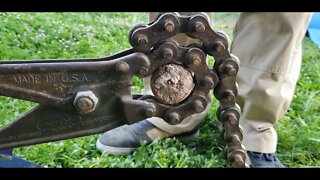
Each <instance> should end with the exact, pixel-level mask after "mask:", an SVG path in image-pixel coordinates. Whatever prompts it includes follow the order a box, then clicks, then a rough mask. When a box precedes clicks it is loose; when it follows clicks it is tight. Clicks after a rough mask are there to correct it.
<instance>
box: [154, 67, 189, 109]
mask: <svg viewBox="0 0 320 180" xmlns="http://www.w3.org/2000/svg"><path fill="white" fill-rule="evenodd" d="M193 88H194V83H193V77H192V74H191V72H190V71H188V70H187V69H185V68H184V67H183V66H181V65H177V64H167V65H164V66H161V67H160V68H159V69H158V70H157V71H155V72H154V73H153V75H152V77H151V89H152V92H153V94H154V95H155V97H156V98H157V99H158V100H159V101H160V102H162V103H164V104H177V103H180V102H181V101H183V100H184V99H186V98H187V97H188V96H189V95H190V93H191V91H192V90H193Z"/></svg>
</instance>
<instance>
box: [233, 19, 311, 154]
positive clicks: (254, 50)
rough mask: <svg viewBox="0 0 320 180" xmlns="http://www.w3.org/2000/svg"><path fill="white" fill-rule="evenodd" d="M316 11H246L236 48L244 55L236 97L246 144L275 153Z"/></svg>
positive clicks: (236, 33)
mask: <svg viewBox="0 0 320 180" xmlns="http://www.w3.org/2000/svg"><path fill="white" fill-rule="evenodd" d="M311 15H312V13H242V14H241V15H240V18H239V19H238V21H237V24H236V27H235V30H234V40H233V43H232V46H231V52H232V53H233V54H235V55H236V56H237V57H238V58H239V59H240V70H239V74H238V78H237V81H238V84H239V95H238V99H237V102H238V104H239V105H240V107H241V109H242V114H241V117H240V124H241V126H242V127H243V130H244V139H243V144H244V145H245V147H246V149H247V150H249V151H255V152H263V153H273V152H275V151H276V146H277V134H276V131H275V129H274V127H273V125H274V124H275V123H276V121H277V120H278V119H279V118H280V117H282V116H283V115H284V113H285V112H286V110H287V109H288V106H289V105H290V103H291V100H292V97H293V94H294V90H295V86H296V83H297V80H298V76H299V73H300V66H301V43H302V40H303V38H304V36H305V33H306V29H307V26H308V24H309V21H310V18H311Z"/></svg>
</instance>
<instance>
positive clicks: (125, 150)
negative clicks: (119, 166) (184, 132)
mask: <svg viewBox="0 0 320 180" xmlns="http://www.w3.org/2000/svg"><path fill="white" fill-rule="evenodd" d="M199 134H200V133H199V130H198V131H197V132H196V133H194V134H191V135H188V136H180V137H173V138H175V139H178V140H179V141H181V142H182V143H184V144H188V143H190V142H192V141H193V140H194V139H195V138H197V137H199ZM96 148H97V149H98V150H99V151H101V152H102V153H111V154H113V155H124V154H130V153H132V152H133V151H135V150H137V149H138V148H139V147H136V148H130V147H112V146H106V145H104V144H102V143H101V142H100V141H99V140H98V141H97V142H96Z"/></svg>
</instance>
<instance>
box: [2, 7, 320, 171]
mask: <svg viewBox="0 0 320 180" xmlns="http://www.w3.org/2000/svg"><path fill="white" fill-rule="evenodd" d="M238 15H239V13H215V14H214V17H215V19H214V27H215V29H221V30H223V31H225V32H226V33H227V34H228V35H229V38H231V37H232V29H233V27H234V23H235V21H236V18H237V17H238ZM139 23H147V13H0V59H2V60H14V59H57V58H86V57H103V56H107V55H110V54H114V53H116V52H118V51H121V50H124V49H126V48H129V47H130V45H129V43H128V32H129V30H130V28H131V27H133V26H134V25H136V24H139ZM303 49H304V55H303V67H302V71H301V77H300V80H299V83H298V86H297V90H296V93H295V97H294V99H293V102H292V105H291V106H290V108H289V111H288V112H287V113H286V115H285V117H283V118H282V119H280V120H279V123H277V125H276V128H277V132H278V134H279V147H278V154H279V158H280V160H281V161H282V162H283V163H284V164H285V165H286V166H288V167H318V166H320V163H319V162H320V157H319V156H320V138H319V137H320V136H319V135H320V121H319V116H320V115H319V113H318V112H319V111H320V109H319V106H320V99H319V93H320V92H319V90H320V87H319V86H320V82H319V81H320V80H319V78H318V77H319V76H320V72H319V69H320V67H319V66H320V64H319V59H320V52H319V49H318V48H317V47H316V46H315V45H313V44H312V43H311V41H310V40H309V39H308V38H306V39H305V40H304V44H303ZM134 85H135V86H134V87H133V90H134V91H137V92H139V91H140V90H141V87H142V81H141V79H139V78H135V80H134ZM35 105H36V104H35V103H32V102H27V101H22V100H17V99H12V98H8V97H0V126H1V125H4V124H7V123H8V122H10V121H12V120H14V119H16V118H17V117H19V116H21V115H22V114H24V113H25V112H26V111H28V110H30V109H31V108H32V107H34V106H35ZM216 107H217V101H215V102H214V105H213V106H212V108H211V110H210V112H209V113H208V116H207V118H206V119H205V120H204V121H203V122H202V123H201V124H200V132H201V133H200V137H199V138H198V139H197V140H196V141H195V142H193V143H191V144H188V145H185V144H182V143H181V142H179V141H177V140H174V139H165V140H163V141H159V140H157V141H154V142H153V143H152V144H151V145H148V146H143V145H142V146H141V147H140V148H139V149H138V151H136V152H134V153H133V154H130V155H122V156H113V155H111V154H101V153H100V152H99V151H97V150H96V149H95V142H96V140H97V138H98V137H99V134H98V135H92V136H86V137H81V138H75V139H70V140H64V141H57V142H50V143H43V144H39V145H32V146H27V147H22V148H16V149H15V151H14V153H15V155H16V156H19V157H22V158H25V159H27V160H31V161H33V162H36V163H39V164H40V165H42V166H44V167H94V168H96V167H228V163H227V161H226V159H225V157H224V153H223V149H224V142H223V141H222V140H221V138H220V135H219V134H218V132H217V130H216V127H215V109H216Z"/></svg>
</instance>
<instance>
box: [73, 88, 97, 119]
mask: <svg viewBox="0 0 320 180" xmlns="http://www.w3.org/2000/svg"><path fill="white" fill-rule="evenodd" d="M73 104H74V106H75V107H76V109H77V110H78V112H79V113H80V114H87V113H90V112H92V111H93V110H94V109H95V108H96V106H97V104H98V98H97V97H96V95H94V94H93V92H91V91H80V92H78V93H77V95H76V97H75V98H74V101H73Z"/></svg>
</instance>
